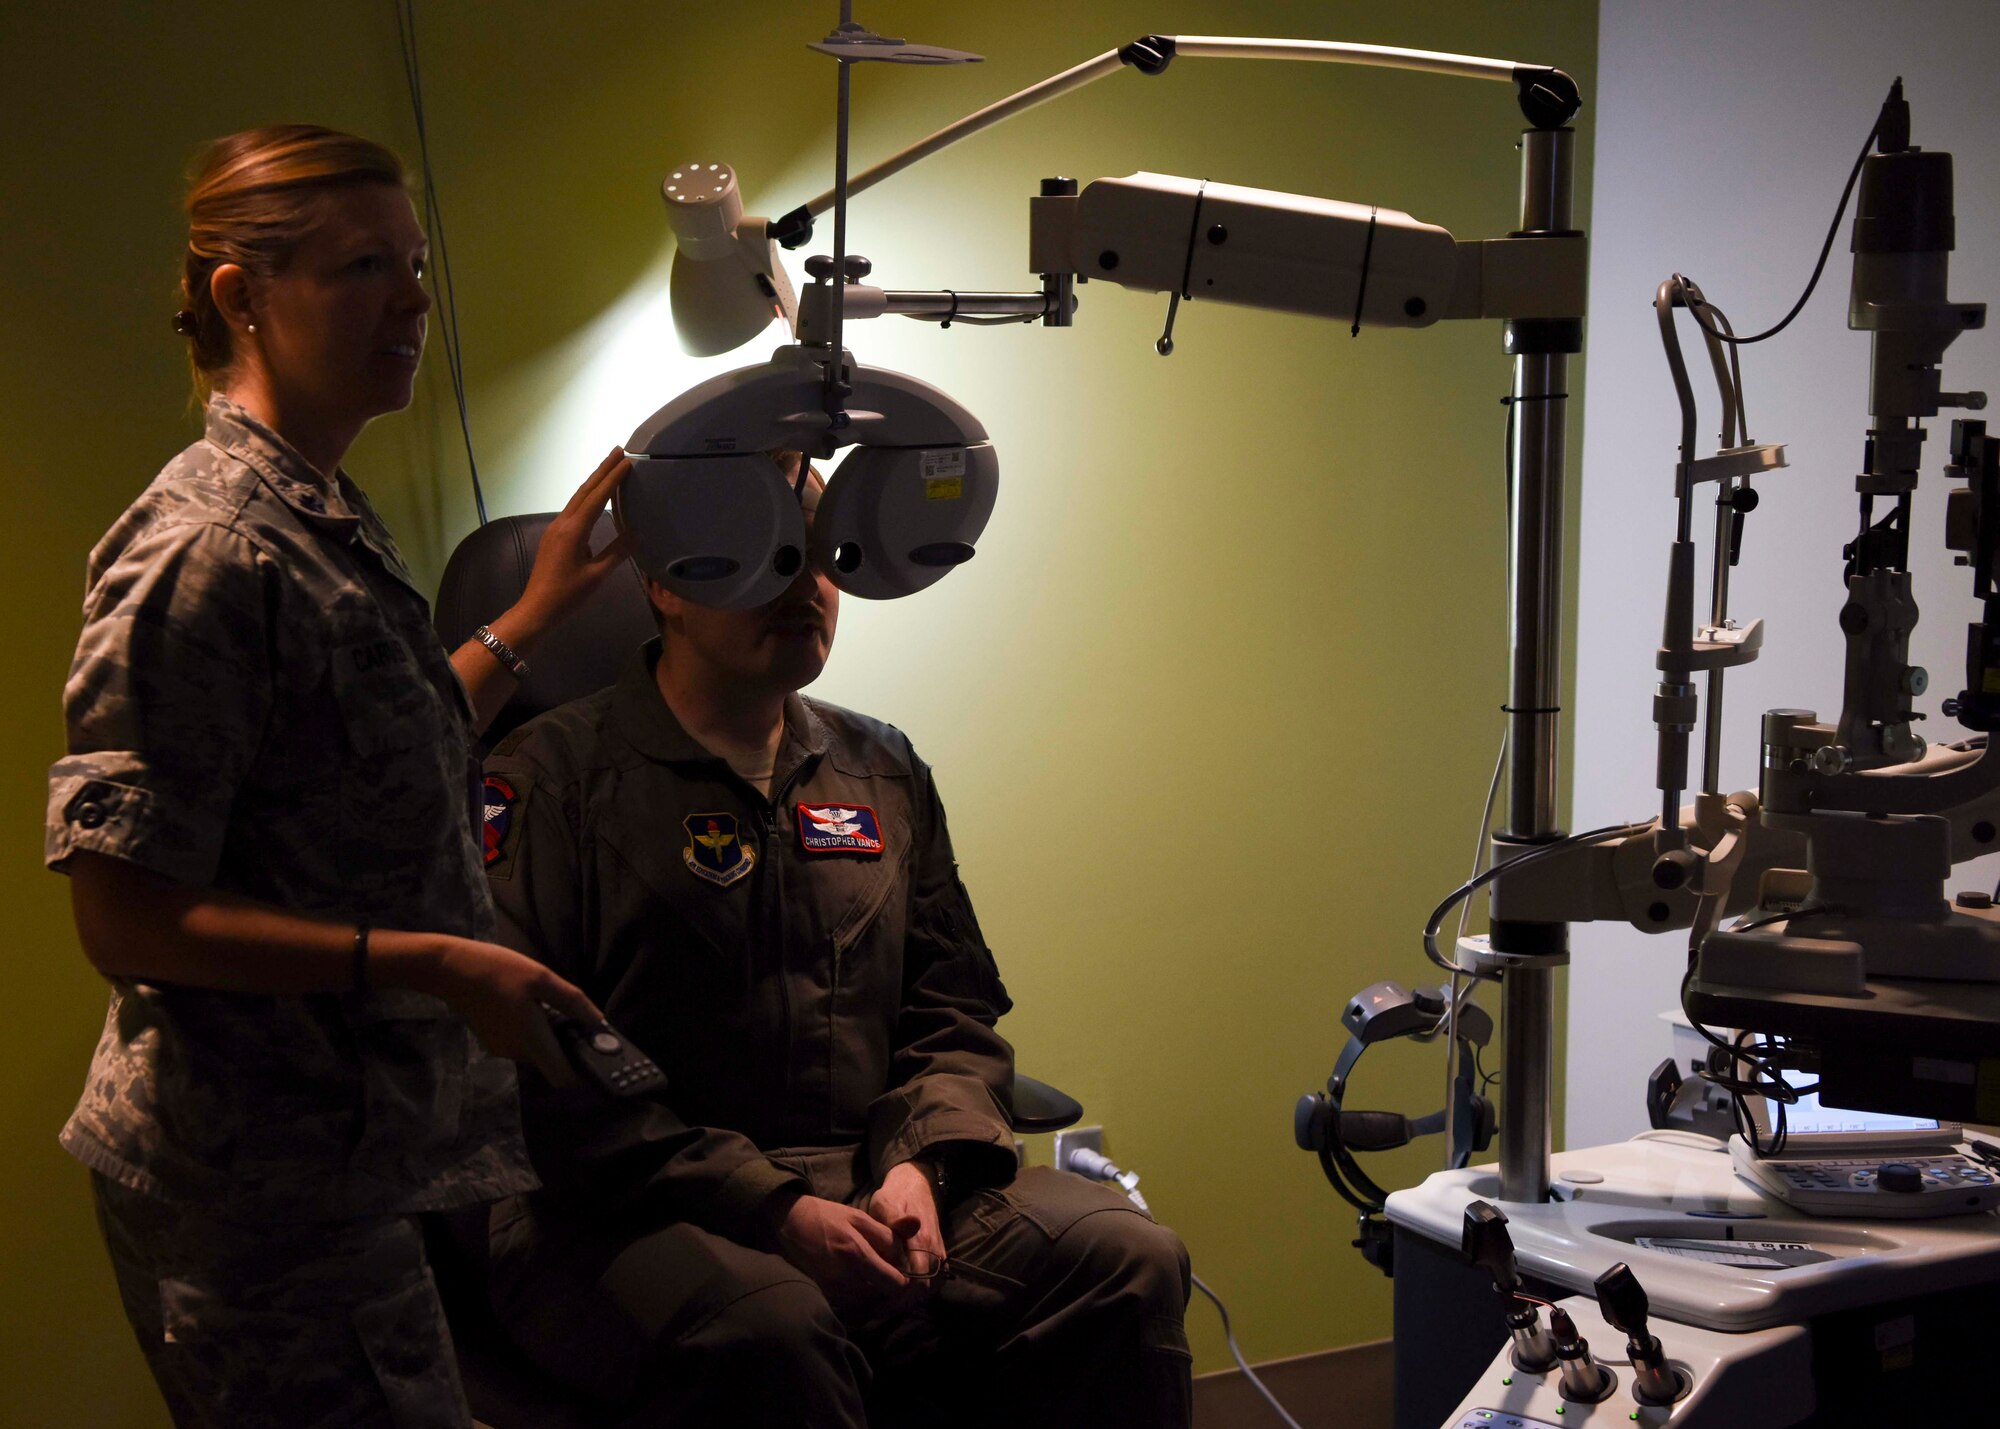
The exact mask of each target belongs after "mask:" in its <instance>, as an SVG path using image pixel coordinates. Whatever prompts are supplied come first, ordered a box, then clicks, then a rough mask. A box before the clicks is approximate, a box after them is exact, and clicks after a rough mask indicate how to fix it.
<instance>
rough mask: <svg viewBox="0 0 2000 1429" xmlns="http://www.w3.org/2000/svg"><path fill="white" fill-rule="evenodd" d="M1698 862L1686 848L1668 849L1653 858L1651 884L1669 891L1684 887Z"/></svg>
mask: <svg viewBox="0 0 2000 1429" xmlns="http://www.w3.org/2000/svg"><path fill="white" fill-rule="evenodd" d="M1699 864H1700V860H1699V859H1697V858H1696V857H1695V856H1694V854H1693V853H1692V852H1690V851H1689V850H1687V849H1684V848H1676V849H1668V850H1667V851H1666V852H1665V853H1663V854H1661V855H1660V856H1659V857H1658V858H1656V859H1654V860H1653V886H1654V887H1655V888H1662V889H1666V890H1667V891H1669V892H1671V891H1672V890H1674V889H1676V888H1685V887H1687V882H1688V880H1689V879H1690V878H1692V877H1694V871H1695V869H1696V867H1697V866H1698V865H1699Z"/></svg>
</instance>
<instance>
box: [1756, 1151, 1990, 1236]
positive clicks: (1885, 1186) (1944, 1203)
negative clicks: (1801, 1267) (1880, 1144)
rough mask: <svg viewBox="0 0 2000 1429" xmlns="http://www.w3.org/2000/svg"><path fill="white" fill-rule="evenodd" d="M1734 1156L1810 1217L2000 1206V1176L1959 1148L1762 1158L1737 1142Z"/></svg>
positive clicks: (1901, 1216) (1910, 1214)
mask: <svg viewBox="0 0 2000 1429" xmlns="http://www.w3.org/2000/svg"><path fill="white" fill-rule="evenodd" d="M1729 1155H1730V1160H1731V1163H1732V1164H1733V1165H1734V1166H1735V1168H1736V1172H1737V1174H1738V1175H1740V1176H1742V1177H1743V1178H1744V1179H1745V1180H1747V1181H1749V1182H1750V1183H1751V1184H1752V1185H1754V1186H1756V1187H1757V1189H1758V1190H1760V1191H1763V1192H1764V1193H1765V1194H1766V1195H1769V1196H1774V1197H1776V1198H1777V1199H1778V1200H1780V1201H1783V1202H1784V1203H1785V1204H1786V1205H1788V1206H1796V1207H1797V1208H1798V1209H1799V1210H1802V1211H1804V1212H1806V1213H1807V1214H1809V1215H1819V1216H1857V1217H1867V1218H1870V1219H1895V1220H1919V1219H1923V1218H1925V1217H1929V1216H1963V1215H1972V1214H1974V1213H1976V1212H1979V1211H1990V1210H1992V1209H1993V1208H1994V1207H1995V1206H2000V1172H1996V1170H1995V1169H1994V1168H1993V1167H1992V1166H1990V1165H1988V1164H1987V1163H1986V1162H1984V1161H1982V1160H1980V1159H1978V1158H1977V1157H1975V1156H1973V1155H1970V1154H1968V1152H1967V1151H1964V1150H1960V1149H1958V1148H1955V1147H1954V1148H1926V1149H1925V1150H1924V1152H1923V1153H1922V1154H1916V1153H1914V1152H1909V1151H1880V1152H1877V1153H1875V1154H1874V1155H1866V1154H1858V1149H1850V1150H1848V1151H1847V1152H1846V1154H1844V1155H1828V1154H1826V1153H1825V1152H1823V1151H1822V1152H1819V1153H1818V1154H1814V1153H1813V1152H1810V1151H1808V1152H1804V1153H1799V1154H1790V1155H1788V1154H1784V1153H1780V1154H1778V1155H1776V1156H1759V1155H1757V1153H1756V1152H1754V1151H1752V1150H1751V1149H1750V1147H1749V1146H1748V1145H1746V1144H1745V1143H1744V1142H1743V1140H1742V1139H1741V1138H1740V1137H1738V1138H1733V1139H1732V1140H1731V1141H1730V1143H1729Z"/></svg>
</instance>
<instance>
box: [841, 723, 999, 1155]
mask: <svg viewBox="0 0 2000 1429" xmlns="http://www.w3.org/2000/svg"><path fill="white" fill-rule="evenodd" d="M912 760H913V763H914V765H915V770H916V777H917V785H918V787H917V790H916V791H915V792H916V794H917V799H916V825H917V826H916V839H917V846H916V849H915V852H914V860H915V862H914V867H913V870H912V880H913V881H912V886H911V907H910V926H909V938H908V942H907V945H906V947H905V949H904V961H903V1005H902V1008H901V1010H900V1011H899V1013H898V1014H897V1018H896V1028H895V1048H894V1055H893V1060H892V1062H891V1066H890V1086H889V1089H888V1090H887V1091H886V1092H884V1093H883V1095H882V1096H880V1097H878V1098H876V1100H875V1102H874V1104H873V1105H872V1106H871V1107H870V1108H869V1115H868V1149H869V1156H870V1160H871V1162H872V1165H873V1170H874V1172H875V1175H876V1177H877V1179H878V1180H879V1179H880V1178H881V1177H882V1176H884V1175H886V1174H887V1173H888V1171H889V1169H890V1168H891V1167H893V1166H895V1165H897V1164H899V1163H901V1162H904V1161H908V1160H910V1159H912V1158H913V1157H915V1156H918V1155H920V1154H925V1153H929V1154H931V1155H933V1156H941V1157H944V1158H946V1159H949V1160H950V1161H951V1162H952V1165H953V1170H954V1173H955V1179H956V1180H958V1181H959V1182H960V1183H961V1184H963V1185H968V1186H969V1185H994V1184H1000V1183H1003V1182H1005V1181H1006V1180H1007V1179H1008V1178H1009V1177H1010V1176H1011V1175H1012V1174H1013V1171H1014V1166H1015V1160H1014V1133H1013V1128H1012V1124H1011V1122H1010V1120H1009V1111H1008V1108H1009V1106H1010V1104H1011V1102H1012V1099H1013V1084H1014V1049H1013V1048H1012V1047H1011V1046H1010V1045H1009V1044H1008V1042H1007V1039H1006V1038H1004V1037H1002V1036H1001V1035H1000V1033H999V1032H998V1031H997V1030H996V1029H995V1026H994V1024H995V1023H996V1022H997V1021H998V1020H999V1019H1000V1017H1001V1016H1002V1015H1004V1014H1005V1013H1006V1012H1007V1011H1009V1010H1010V1009H1011V1008H1012V1007H1013V1005H1014V1004H1013V1001H1012V1000H1011V999H1010V998H1009V997H1008V996H1007V989H1006V987H1005V986H1004V985H1002V983H1001V981H1000V973H999V969H998V968H997V967H996V966H995V965H994V961H993V954H992V953H991V952H990V951H989V950H988V949H987V946H986V940H985V938H984V937H983V936H982V935H981V933H980V931H979V921H978V919H977V918H975V917H974V916H973V912H972V900H971V898H970V897H968V896H967V894H966V891H965V885H964V884H963V883H962V882H960V881H959V877H958V864H957V861H956V860H955V859H954V858H953V857H952V849H951V835H950V833H949V831H948V830H947V829H946V827H945V818H944V806H943V804H942V803H941V802H940V801H939V799H938V794H937V788H936V785H935V784H934V783H933V782H932V780H931V774H930V770H929V768H928V767H927V766H925V765H924V764H923V762H922V761H921V760H916V759H915V758H914V756H913V757H912Z"/></svg>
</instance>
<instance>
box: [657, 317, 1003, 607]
mask: <svg viewBox="0 0 2000 1429" xmlns="http://www.w3.org/2000/svg"><path fill="white" fill-rule="evenodd" d="M843 356H846V354H843ZM848 372H849V374H850V381H851V384H852V390H851V391H850V392H849V394H848V397H847V407H846V410H847V416H848V423H847V425H846V426H844V427H842V428H841V429H840V430H839V431H837V432H833V431H829V422H828V418H827V414H826V411H825V409H824V405H823V390H824V389H823V384H824V381H825V374H826V368H825V362H824V359H823V357H822V356H821V353H820V350H818V349H811V348H805V347H800V346H788V347H781V348H779V349H778V350H777V351H776V352H775V353H773V354H772V355H771V360H770V361H769V362H765V363H761V364H759V365H757V366H755V367H739V368H736V369H734V370H733V371H730V372H725V373H722V374H720V375H719V376H715V377H711V378H709V379H708V380H707V381H706V382H702V383H699V384H698V385H696V386H694V387H692V388H690V389H689V390H688V391H686V392H684V393H682V394H681V395H680V396H679V397H676V398H675V399H674V400H673V401H671V402H669V403H667V405H666V406H664V407H662V408H660V410H659V411H657V412H655V413H653V415H652V416H650V417H648V418H647V419H646V420H645V421H644V422H642V423H640V425H639V428H638V430H637V431H635V432H633V433H632V436H631V438H630V440H629V441H627V442H626V449H627V451H628V452H629V453H630V455H631V456H632V458H633V470H632V474H631V475H630V476H629V477H627V478H626V479H625V486H624V500H623V504H622V505H621V507H620V511H621V514H622V517H623V519H624V521H625V523H626V525H627V527H628V528H630V529H631V530H633V531H635V532H636V533H637V542H638V546H639V559H640V563H641V565H642V567H643V568H644V569H645V570H647V571H648V572H649V573H651V574H652V575H653V577H654V579H656V580H658V581H660V582H661V583H662V584H663V585H666V586H668V587H669V588H670V589H673V590H675V591H677V592H678V593H680V594H682V595H684V596H686V597H687V598H688V599H690V600H693V601H696V602H698V603H699V604H702V605H725V606H745V605H756V604H760V603H761V601H760V600H758V599H756V598H754V597H755V596H756V595H757V594H758V593H759V592H768V594H764V595H763V597H762V598H763V599H765V600H768V599H771V598H773V597H774V596H775V595H776V594H777V593H778V592H780V591H782V590H783V588H784V586H783V583H782V581H780V582H779V583H778V584H777V585H775V586H773V585H770V584H768V583H753V582H752V580H751V576H750V575H749V574H746V575H745V578H744V579H745V584H744V585H743V586H742V587H741V588H740V589H738V588H737V587H736V586H734V585H733V584H731V582H730V581H729V580H727V579H724V578H723V577H722V576H720V575H718V576H716V577H714V578H712V579H708V580H690V578H689V576H688V573H687V568H686V566H685V564H684V563H685V562H686V561H687V560H688V559H689V558H699V557H705V556H712V555H723V556H729V557H733V558H735V559H737V560H738V561H739V563H740V565H741V566H742V568H743V570H744V571H745V572H746V573H747V572H749V571H750V567H751V564H752V562H751V561H750V558H749V553H750V552H752V551H753V550H754V549H755V548H756V545H757V543H758V542H770V543H773V544H772V545H766V546H765V547H764V550H765V552H766V558H767V559H766V562H765V564H766V565H767V566H769V565H770V561H769V556H770V553H771V552H772V550H773V547H774V545H776V544H778V543H782V542H783V541H788V540H789V541H798V542H800V543H801V544H802V538H801V537H800V536H793V535H791V534H790V532H791V531H792V529H793V528H792V527H791V526H789V525H784V524H781V517H780V515H779V514H778V512H777V511H776V509H775V508H776V507H778V506H780V505H783V506H784V507H785V508H786V511H787V512H788V514H789V515H790V517H791V518H792V519H793V520H798V519H799V518H798V511H797V501H796V498H794V497H793V496H792V494H791V492H790V490H789V488H788V487H787V486H786V485H785V483H784V478H783V477H782V475H780V474H779V473H778V469H777V465H776V463H774V462H772V461H771V460H769V458H767V457H764V456H763V455H762V454H763V453H766V452H773V451H810V452H813V453H815V454H818V453H821V452H824V451H826V450H827V448H828V445H829V439H830V444H831V446H832V447H834V448H839V447H844V446H858V447H859V448H861V450H859V451H857V452H855V453H853V454H852V455H851V456H849V457H848V458H847V459H846V460H845V461H844V462H842V463H841V465H840V466H839V467H838V468H837V469H836V470H835V471H834V473H833V475H832V476H831V477H830V478H829V479H828V482H827V489H826V494H825V495H824V496H823V497H822V498H821V499H820V505H819V510H818V514H817V515H816V516H815V518H814V539H815V549H816V550H819V551H821V552H822V553H823V556H824V564H823V566H822V569H824V570H826V571H827V572H828V574H829V575H830V576H832V578H833V580H834V582H835V583H836V584H837V585H839V586H840V588H841V589H842V590H845V591H849V592H852V593H853V594H855V595H859V596H862V597H864V598H868V599H874V600H881V599H887V598H890V597H893V596H899V595H908V594H910V593H911V592H913V591H917V590H921V589H923V588H924V587H925V586H928V585H931V584H933V583H934V582H936V581H938V580H939V579H941V578H942V577H943V576H944V575H945V574H946V573H947V572H948V571H949V570H950V569H951V567H952V565H953V564H956V563H957V562H955V561H953V560H951V559H949V557H950V556H952V555H957V556H959V557H960V558H961V559H962V558H963V555H964V554H965V553H964V552H963V551H962V550H953V549H951V548H953V547H970V546H972V545H973V544H974V543H975V542H976V541H977V540H978V538H979V536H980V533H981V532H982V531H984V530H985V527H986V522H987V518H988V517H990V516H991V515H992V514H993V504H994V500H995V498H996V496H997V494H998V491H999V479H1000V478H999V471H1000V463H999V458H998V456H997V455H996V454H995V453H994V450H993V446H992V444H991V443H990V442H989V441H988V440H987V437H986V428H985V427H984V426H982V425H981V424H980V421H979V419H978V418H977V417H975V416H973V415H972V413H970V412H968V411H967V410H966V409H965V408H964V407H961V406H960V405H959V404H958V403H957V402H955V401H953V400H952V398H951V397H950V396H948V395H947V394H946V393H944V392H941V391H939V390H938V389H937V388H935V387H933V386H931V385H930V384H929V383H928V382H922V381H919V380H918V379H917V378H914V377H911V376H908V375H907V374H905V373H901V372H891V371H889V370H887V369H885V368H880V367H863V366H861V365H859V364H856V363H853V362H852V361H851V359H850V360H849V365H848ZM752 458H754V460H753V459H752ZM681 473H688V474H687V475H683V474H681ZM745 473H749V474H751V475H752V476H754V477H756V478H757V480H759V481H762V482H763V484H764V485H765V487H766V489H767V490H769V489H771V483H772V482H775V491H776V492H777V493H778V496H777V497H772V498H770V499H768V500H766V499H764V498H760V497H758V496H756V495H753V494H750V493H746V492H739V491H736V490H733V489H732V488H731V487H730V486H729V482H728V479H729V478H735V477H741V476H742V475H743V474H745ZM764 473H768V475H769V480H768V481H766V480H765V479H764V476H763V474H764ZM779 498H782V500H780V499H779ZM704 503H707V504H709V505H711V506H712V507H713V508H714V509H713V510H710V511H706V512H704V511H700V510H697V509H696V508H698V507H700V506H701V505H703V504H704ZM760 522H761V523H763V524H760ZM842 546H854V547H856V548H858V557H859V558H858V559H852V557H853V556H854V554H855V553H852V552H851V553H849V558H848V559H841V558H840V556H839V551H840V548H841V547H842ZM843 564H845V565H847V567H848V569H846V570H842V569H841V566H842V565H843ZM677 566H679V567H681V570H680V573H679V574H674V571H675V568H676V567H677ZM770 568H771V570H772V574H773V575H774V576H776V575H778V574H779V571H778V568H777V567H776V566H771V567H770ZM700 569H701V568H700V567H697V568H696V570H697V573H699V571H700ZM676 582H678V584H677V583H676Z"/></svg>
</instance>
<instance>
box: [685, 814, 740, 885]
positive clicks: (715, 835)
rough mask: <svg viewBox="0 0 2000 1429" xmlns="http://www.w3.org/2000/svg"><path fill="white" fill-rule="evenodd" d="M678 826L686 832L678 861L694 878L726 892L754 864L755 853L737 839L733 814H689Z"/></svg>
mask: <svg viewBox="0 0 2000 1429" xmlns="http://www.w3.org/2000/svg"><path fill="white" fill-rule="evenodd" d="M681 825H682V827H684V828H685V829H686V830H687V832H688V845H687V847H686V848H684V849H682V850H681V857H682V858H684V859H686V860H687V866H688V870H689V872H691V873H693V874H694V876H695V877H696V878H705V879H707V880H708V881H709V882H710V883H713V884H716V885H718V886H720V887H723V888H727V887H728V886H729V885H730V884H732V883H734V882H736V880H738V879H739V878H741V877H743V875H744V874H746V873H748V872H749V871H750V869H751V867H752V865H754V864H755V863H756V862H757V851H756V850H755V849H753V848H751V847H749V846H748V845H747V844H745V843H744V842H743V840H742V839H741V838H740V837H739V836H738V835H737V831H736V815H734V814H690V815H688V816H687V817H686V818H685V819H682V820H681Z"/></svg>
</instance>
